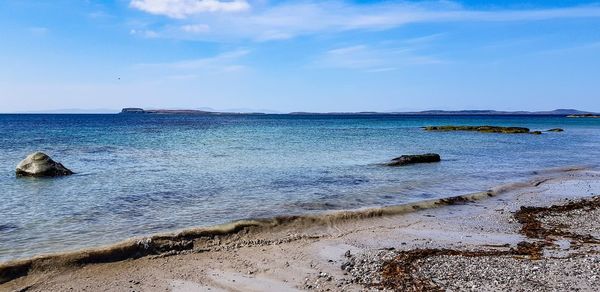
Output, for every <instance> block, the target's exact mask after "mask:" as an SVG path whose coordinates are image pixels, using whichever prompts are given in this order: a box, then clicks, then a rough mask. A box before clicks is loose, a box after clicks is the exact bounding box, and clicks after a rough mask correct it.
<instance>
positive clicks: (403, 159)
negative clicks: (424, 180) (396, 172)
mask: <svg viewBox="0 0 600 292" xmlns="http://www.w3.org/2000/svg"><path fill="white" fill-rule="evenodd" d="M439 161H441V158H440V155H439V154H436V153H426V154H418V155H402V156H400V157H396V158H394V159H392V161H391V162H388V163H386V165H387V166H402V165H408V164H415V163H430V162H439Z"/></svg>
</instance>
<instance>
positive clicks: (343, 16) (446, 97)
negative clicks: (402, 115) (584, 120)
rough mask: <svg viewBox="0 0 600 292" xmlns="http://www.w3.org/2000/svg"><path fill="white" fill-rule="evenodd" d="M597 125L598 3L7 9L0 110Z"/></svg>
mask: <svg viewBox="0 0 600 292" xmlns="http://www.w3.org/2000/svg"><path fill="white" fill-rule="evenodd" d="M123 107H143V108H171V109H173V108H185V109H196V108H206V107H209V108H213V109H218V110H261V111H267V110H268V111H276V112H290V111H313V112H329V111H339V112H348V111H412V110H428V109H444V110H458V109H496V110H552V109H556V108H576V109H581V110H587V111H596V112H600V2H593V1H576V0H563V1H547V0H535V1H534V0H530V1H514V0H509V1H476V0H468V1H467V0H465V1H342V0H333V1H311V0H308V1H304V0H300V1H270V0H228V1H225V0H114V1H99V0H98V1H93V0H87V1H85V0H53V1H47V0H1V1H0V112H39V111H54V110H67V111H68V110H71V109H73V110H74V109H79V110H82V109H83V110H89V111H112V110H120V109H121V108H123Z"/></svg>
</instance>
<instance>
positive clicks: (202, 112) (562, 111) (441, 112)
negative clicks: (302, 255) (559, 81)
mask: <svg viewBox="0 0 600 292" xmlns="http://www.w3.org/2000/svg"><path fill="white" fill-rule="evenodd" d="M121 114H171V115H177V114H179V115H232V114H246V115H247V114H255V115H260V114H266V113H261V112H229V111H227V112H219V111H210V110H204V109H202V110H193V109H151V110H145V109H142V108H124V109H123V110H122V111H121ZM288 114H289V115H462V116H464V115H553V116H572V115H595V113H593V112H586V111H580V110H576V109H556V110H553V111H533V112H532V111H495V110H460V111H445V110H427V111H416V112H327V113H317V112H291V113H288Z"/></svg>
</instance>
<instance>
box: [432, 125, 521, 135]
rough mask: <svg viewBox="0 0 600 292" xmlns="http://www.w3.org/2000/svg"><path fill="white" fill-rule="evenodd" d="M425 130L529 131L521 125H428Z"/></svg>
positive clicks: (517, 132)
mask: <svg viewBox="0 0 600 292" xmlns="http://www.w3.org/2000/svg"><path fill="white" fill-rule="evenodd" d="M424 129H425V130H426V131H439V132H447V131H475V132H481V133H504V134H526V133H530V132H529V129H528V128H522V127H497V126H428V127H425V128H424Z"/></svg>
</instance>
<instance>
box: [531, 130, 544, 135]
mask: <svg viewBox="0 0 600 292" xmlns="http://www.w3.org/2000/svg"><path fill="white" fill-rule="evenodd" d="M529 133H530V134H534V135H541V134H542V131H533V132H529Z"/></svg>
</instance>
